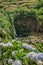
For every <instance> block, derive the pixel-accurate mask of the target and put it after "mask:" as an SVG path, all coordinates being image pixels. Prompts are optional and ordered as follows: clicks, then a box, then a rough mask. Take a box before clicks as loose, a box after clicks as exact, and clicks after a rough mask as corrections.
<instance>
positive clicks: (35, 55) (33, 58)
mask: <svg viewBox="0 0 43 65" xmlns="http://www.w3.org/2000/svg"><path fill="white" fill-rule="evenodd" d="M26 57H27V58H30V59H31V60H32V61H37V60H38V54H37V53H35V52H30V53H28V54H27V56H26Z"/></svg>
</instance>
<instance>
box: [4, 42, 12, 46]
mask: <svg viewBox="0 0 43 65" xmlns="http://www.w3.org/2000/svg"><path fill="white" fill-rule="evenodd" d="M5 46H6V47H12V46H13V44H12V43H11V42H8V43H7V44H5Z"/></svg>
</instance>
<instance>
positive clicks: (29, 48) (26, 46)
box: [22, 43, 36, 50]
mask: <svg viewBox="0 0 43 65" xmlns="http://www.w3.org/2000/svg"><path fill="white" fill-rule="evenodd" d="M22 47H23V48H26V49H28V50H36V48H33V47H32V46H31V45H28V44H26V43H25V44H23V45H22Z"/></svg>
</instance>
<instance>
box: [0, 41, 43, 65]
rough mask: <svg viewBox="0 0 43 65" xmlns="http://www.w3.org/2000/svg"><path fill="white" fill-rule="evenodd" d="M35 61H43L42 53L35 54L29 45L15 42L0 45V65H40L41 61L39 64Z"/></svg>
mask: <svg viewBox="0 0 43 65" xmlns="http://www.w3.org/2000/svg"><path fill="white" fill-rule="evenodd" d="M29 46H30V47H29ZM30 49H32V50H30ZM41 55H42V56H41ZM37 60H39V61H40V60H42V61H43V53H37V52H35V50H33V47H32V46H31V45H28V44H25V43H23V42H20V41H16V40H13V41H12V42H8V43H0V63H2V65H37V64H40V63H41V64H42V62H41V61H40V63H39V61H37ZM36 61H37V62H36ZM41 64H40V65H41Z"/></svg>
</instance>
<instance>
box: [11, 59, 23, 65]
mask: <svg viewBox="0 0 43 65" xmlns="http://www.w3.org/2000/svg"><path fill="white" fill-rule="evenodd" d="M12 65H22V63H21V61H20V60H15V61H14V62H13V64H12Z"/></svg>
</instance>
